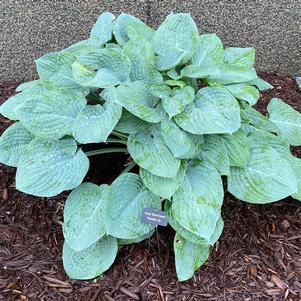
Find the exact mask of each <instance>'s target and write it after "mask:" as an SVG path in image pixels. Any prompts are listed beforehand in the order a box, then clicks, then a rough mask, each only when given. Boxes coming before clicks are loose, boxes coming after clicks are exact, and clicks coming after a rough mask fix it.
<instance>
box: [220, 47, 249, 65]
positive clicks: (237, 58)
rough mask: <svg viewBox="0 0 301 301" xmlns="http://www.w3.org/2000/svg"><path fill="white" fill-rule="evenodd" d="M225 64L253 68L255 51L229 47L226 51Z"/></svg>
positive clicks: (247, 48)
mask: <svg viewBox="0 0 301 301" xmlns="http://www.w3.org/2000/svg"><path fill="white" fill-rule="evenodd" d="M224 62H225V63H227V64H230V65H232V66H236V67H241V68H245V69H249V68H252V67H253V66H254V64H255V49H254V48H252V47H246V48H238V47H228V48H226V49H225V51H224Z"/></svg>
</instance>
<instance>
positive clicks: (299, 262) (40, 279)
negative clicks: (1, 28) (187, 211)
mask: <svg viewBox="0 0 301 301" xmlns="http://www.w3.org/2000/svg"><path fill="white" fill-rule="evenodd" d="M261 76H263V78H264V79H266V80H267V81H269V82H270V83H271V84H273V85H274V89H272V90H269V91H265V92H263V93H262V97H261V101H260V102H259V103H258V105H257V107H258V108H259V109H260V110H261V111H263V112H265V108H266V104H267V101H268V100H269V99H270V98H272V97H279V98H282V99H283V100H285V101H286V102H288V103H289V104H290V105H292V106H293V107H294V108H295V109H297V110H299V111H301V91H300V90H299V88H298V87H297V85H296V82H295V81H294V79H293V78H292V77H287V76H281V75H277V74H266V73H262V74H261ZM17 84H18V83H3V82H2V83H0V103H1V102H3V101H5V99H7V98H8V97H9V96H10V95H13V93H14V91H15V87H16V85H17ZM9 124H10V122H9V121H7V120H5V119H4V118H0V133H2V132H3V131H4V130H5V128H7V127H8V126H9ZM293 151H294V153H295V154H296V155H298V156H299V157H301V151H300V148H294V149H293ZM125 160H126V158H125V157H122V156H120V155H115V154H113V155H108V156H99V157H96V156H95V157H94V158H93V163H92V167H93V169H92V170H90V172H89V174H88V176H87V179H88V180H89V181H93V182H95V183H98V184H100V183H103V182H105V183H110V182H111V181H112V180H114V178H115V177H116V176H117V175H118V173H119V172H120V171H121V170H122V169H123V168H124V166H123V165H124V163H125ZM112 166H116V168H114V169H113V168H112ZM100 167H101V168H100ZM14 176H15V169H14V168H9V167H6V166H4V165H0V179H1V181H0V225H1V231H0V300H5V301H12V300H19V301H29V300H39V301H40V300H42V301H50V300H55V301H65V300H66V301H67V300H72V301H77V300H80V301H97V300H106V301H118V300H122V301H125V300H143V301H148V300H156V301H158V300H161V301H168V300H169V301H171V300H179V301H180V300H181V301H182V300H208V301H219V300H231V301H261V300H263V301H269V300H271V301H280V300H281V301H283V300H287V301H293V300H301V206H300V202H297V201H295V200H293V199H291V198H287V199H285V200H283V201H281V202H277V203H274V204H269V205H260V206H258V205H252V204H248V203H244V202H241V201H238V200H236V199H235V198H234V197H233V196H231V195H229V194H228V193H227V194H226V195H225V202H224V206H223V218H224V220H225V228H224V231H223V234H222V236H221V238H220V239H219V241H218V242H217V243H216V244H215V246H214V248H213V250H212V254H211V256H210V258H209V260H208V261H207V262H206V263H205V264H204V265H203V266H202V267H201V269H200V270H199V271H198V272H197V273H196V274H195V276H194V277H193V279H191V280H189V281H186V282H182V283H179V282H178V281H177V278H176V273H175V268H174V256H173V252H172V243H173V236H174V231H173V230H172V229H171V228H170V227H160V228H158V230H157V231H156V232H155V233H154V235H153V236H152V238H151V239H149V240H146V241H143V242H141V243H139V244H135V245H129V246H125V247H122V248H121V249H120V251H119V254H118V257H117V259H116V261H115V263H114V264H113V266H112V268H111V269H110V270H109V271H108V272H106V273H105V274H104V275H103V276H102V277H100V278H98V279H95V280H93V281H75V280H70V279H68V277H67V276H66V274H65V273H64V270H63V266H62V258H61V251H62V244H63V236H62V231H61V224H62V213H63V207H64V200H65V198H66V195H67V194H66V193H63V194H61V195H59V196H57V197H55V198H50V199H46V198H37V197H32V196H28V195H25V194H23V193H21V192H18V191H16V190H15V182H14Z"/></svg>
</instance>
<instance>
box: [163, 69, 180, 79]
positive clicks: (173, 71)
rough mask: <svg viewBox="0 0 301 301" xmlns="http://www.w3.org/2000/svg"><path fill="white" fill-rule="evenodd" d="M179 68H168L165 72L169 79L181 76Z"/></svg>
mask: <svg viewBox="0 0 301 301" xmlns="http://www.w3.org/2000/svg"><path fill="white" fill-rule="evenodd" d="M180 68H181V67H180V66H178V67H175V68H172V69H170V70H168V71H167V72H166V73H167V75H168V76H169V77H170V78H171V79H174V80H178V79H180V78H181V77H182V75H181V69H180Z"/></svg>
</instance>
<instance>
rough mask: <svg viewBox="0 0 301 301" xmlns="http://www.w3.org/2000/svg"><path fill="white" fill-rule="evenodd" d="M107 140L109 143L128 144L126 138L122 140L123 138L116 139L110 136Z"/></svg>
mask: <svg viewBox="0 0 301 301" xmlns="http://www.w3.org/2000/svg"><path fill="white" fill-rule="evenodd" d="M107 142H108V143H122V144H125V145H127V142H126V141H125V140H122V139H116V138H108V139H107Z"/></svg>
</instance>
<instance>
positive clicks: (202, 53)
mask: <svg viewBox="0 0 301 301" xmlns="http://www.w3.org/2000/svg"><path fill="white" fill-rule="evenodd" d="M223 55H224V47H223V44H222V41H221V40H220V38H219V37H218V36H217V35H216V34H214V33H211V34H201V35H200V36H199V38H198V42H197V47H196V50H195V52H194V54H193V56H192V58H191V61H192V64H193V65H197V66H201V67H203V68H206V67H207V66H208V67H218V66H219V65H220V64H222V62H223Z"/></svg>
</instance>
